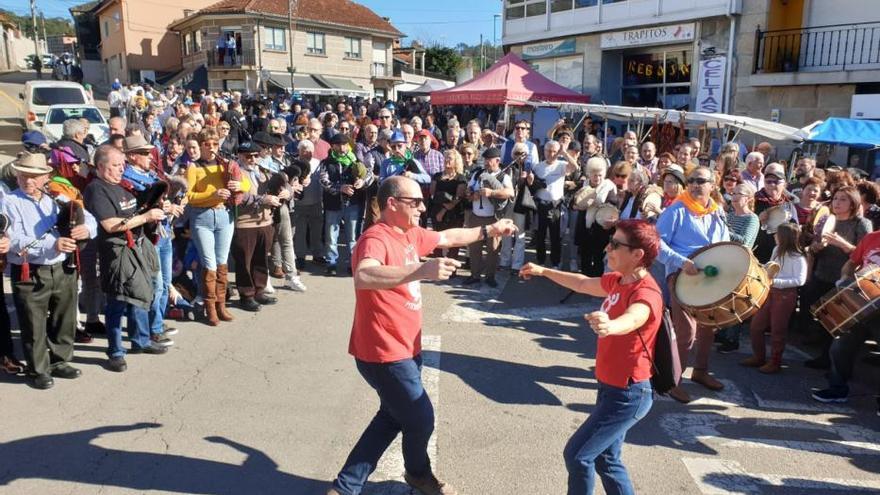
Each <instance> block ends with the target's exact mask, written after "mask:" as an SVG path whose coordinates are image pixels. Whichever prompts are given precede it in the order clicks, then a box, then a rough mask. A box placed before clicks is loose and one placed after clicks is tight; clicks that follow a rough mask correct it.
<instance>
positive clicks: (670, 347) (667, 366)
mask: <svg viewBox="0 0 880 495" xmlns="http://www.w3.org/2000/svg"><path fill="white" fill-rule="evenodd" d="M661 297H662V293H661ZM636 333H638V334H639V340H641V341H642V348H643V349H644V350H645V354H646V355H647V356H648V359H649V360H650V361H651V368H652V369H653V371H654V372H653V373H652V374H651V386H652V387H653V388H654V392H656V393H657V394H658V395H666V394H668V393H669V391H670V390H672V389H674V388H675V387H677V386H678V383H679V382H680V381H681V372H682V370H681V360H680V359H679V356H678V341H677V339H676V337H675V325H673V323H672V315H671V314H670V312H669V308H667V307H666V306H664V307H663V315H662V316H661V318H660V328H659V329H658V330H657V339H656V340H655V341H654V359H651V353H650V352H648V345H647V343H646V342H645V338H644V337H643V336H642V332H641V330H640V329H636Z"/></svg>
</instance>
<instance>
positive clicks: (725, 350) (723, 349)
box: [718, 342, 739, 354]
mask: <svg viewBox="0 0 880 495" xmlns="http://www.w3.org/2000/svg"><path fill="white" fill-rule="evenodd" d="M738 350H739V342H722V343H721V345H719V346H718V352H720V353H721V354H730V353H731V352H735V351H738Z"/></svg>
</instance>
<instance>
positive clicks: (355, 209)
mask: <svg viewBox="0 0 880 495" xmlns="http://www.w3.org/2000/svg"><path fill="white" fill-rule="evenodd" d="M359 215H360V207H359V206H358V205H357V204H356V203H354V202H352V203H350V204H349V205H348V206H347V207H345V208H344V209H342V210H326V211H325V212H324V229H325V231H326V236H325V237H326V240H327V262H328V263H329V264H330V265H334V266H335V265H337V262H339V261H340V260H342V263H341V264H345V262H346V261H347V262H349V263H350V262H351V253H352V252H353V251H354V243H355V239H356V238H355V236H356V235H357V229H358V223H360V221H359V218H360V217H359ZM339 222H345V224H344V226H343V228H342V239H340V238H339ZM339 244H342V245H343V246H345V247H347V248H348V249H346V250H345V251H344V252H343V254H344V255H346V256H348V258H343V257H341V256H340V254H339V247H338V245H339Z"/></svg>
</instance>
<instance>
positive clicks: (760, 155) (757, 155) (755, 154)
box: [746, 151, 764, 163]
mask: <svg viewBox="0 0 880 495" xmlns="http://www.w3.org/2000/svg"><path fill="white" fill-rule="evenodd" d="M758 158H760V159H761V160H763V159H764V154H763V153H761V152H760V151H753V152H751V153H749V154H748V155H746V163H751V162H753V161H755V160H757V159H758Z"/></svg>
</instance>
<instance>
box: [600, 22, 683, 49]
mask: <svg viewBox="0 0 880 495" xmlns="http://www.w3.org/2000/svg"><path fill="white" fill-rule="evenodd" d="M695 30H696V25H695V24H694V23H689V24H672V25H669V26H657V27H647V28H639V29H628V30H626V31H615V32H613V33H602V42H601V46H602V48H628V47H633V46H645V45H657V44H663V43H680V42H684V41H693V39H694V32H695Z"/></svg>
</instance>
